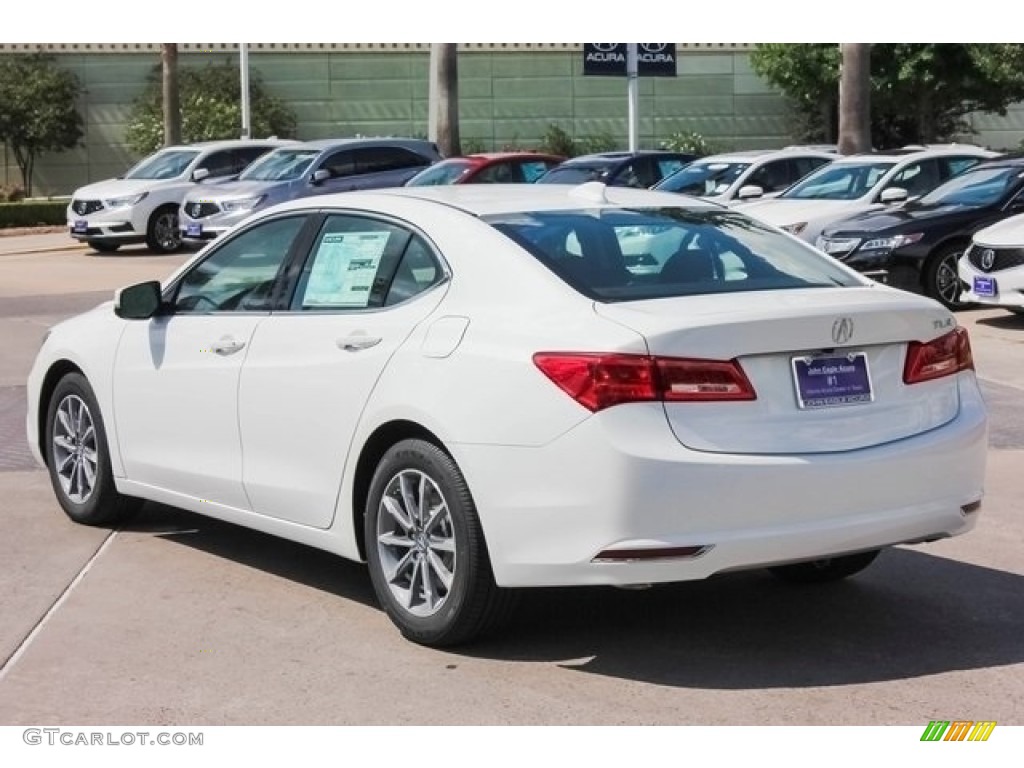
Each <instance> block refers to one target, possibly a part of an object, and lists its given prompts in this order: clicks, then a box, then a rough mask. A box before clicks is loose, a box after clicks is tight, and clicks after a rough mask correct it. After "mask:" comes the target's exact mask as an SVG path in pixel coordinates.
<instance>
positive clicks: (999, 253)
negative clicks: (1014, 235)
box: [967, 245, 1024, 272]
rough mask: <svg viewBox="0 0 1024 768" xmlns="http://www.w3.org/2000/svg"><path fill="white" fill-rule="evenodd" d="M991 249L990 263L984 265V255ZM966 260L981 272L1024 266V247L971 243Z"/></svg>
mask: <svg viewBox="0 0 1024 768" xmlns="http://www.w3.org/2000/svg"><path fill="white" fill-rule="evenodd" d="M988 251H992V265H991V266H989V267H986V266H984V262H985V261H986V259H985V255H986V253H987V252H988ZM967 260H968V261H970V262H971V264H973V265H974V266H976V267H977V268H978V269H980V270H981V271H982V272H999V271H1000V270H1002V269H1012V268H1013V267H1022V266H1024V248H986V247H985V246H983V245H972V246H971V250H970V251H969V252H968V254H967Z"/></svg>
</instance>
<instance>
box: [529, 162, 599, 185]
mask: <svg viewBox="0 0 1024 768" xmlns="http://www.w3.org/2000/svg"><path fill="white" fill-rule="evenodd" d="M606 173H608V166H607V165H560V166H558V167H557V168H553V169H551V170H550V171H548V172H547V173H545V174H544V175H543V176H541V177H540V178H539V179H537V182H536V183H537V184H582V183H583V182H585V181H600V180H601V179H603V178H604V176H605V174H606Z"/></svg>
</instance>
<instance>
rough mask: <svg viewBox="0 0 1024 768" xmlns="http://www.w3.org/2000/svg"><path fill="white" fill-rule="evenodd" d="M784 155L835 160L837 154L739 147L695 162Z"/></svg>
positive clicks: (740, 161)
mask: <svg viewBox="0 0 1024 768" xmlns="http://www.w3.org/2000/svg"><path fill="white" fill-rule="evenodd" d="M784 157H820V158H825V159H827V160H835V159H836V158H837V157H838V155H836V154H835V153H834V152H826V151H825V150H821V149H808V148H805V147H786V148H785V149H740V150H736V151H735V152H722V153H721V154H718V155H706V156H705V157H701V158H698V159H697V160H695V161H694V162H697V163H709V162H710V163H746V162H750V161H752V160H775V159H777V158H784Z"/></svg>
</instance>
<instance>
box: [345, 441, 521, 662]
mask: <svg viewBox="0 0 1024 768" xmlns="http://www.w3.org/2000/svg"><path fill="white" fill-rule="evenodd" d="M364 535H365V542H366V556H367V561H368V564H369V568H370V578H371V580H372V582H373V588H374V591H375V592H376V594H377V599H378V600H379V601H380V604H381V606H382V607H383V608H384V610H385V612H386V613H387V614H388V617H389V618H390V619H391V621H393V622H394V623H395V625H396V626H397V627H398V628H399V630H400V631H401V632H402V634H403V635H404V636H405V637H406V638H408V639H409V640H412V641H413V642H416V643H421V644H423V645H430V646H438V647H440V646H451V645H456V644H459V643H465V642H468V641H470V640H472V639H474V638H476V637H479V636H480V635H481V634H482V633H484V632H486V631H487V630H488V629H490V628H491V627H493V625H494V624H495V623H496V621H497V620H498V619H499V618H500V616H501V615H502V614H503V613H504V610H505V608H506V606H507V604H508V600H509V595H508V592H507V591H506V590H502V589H499V588H498V587H497V586H496V585H495V583H494V576H493V574H492V572H491V564H490V560H489V558H488V554H487V546H486V543H485V541H484V535H483V531H482V529H481V527H480V521H479V518H478V517H477V513H476V507H475V505H474V504H473V498H472V496H471V495H470V492H469V488H468V486H467V485H466V481H465V479H464V478H463V477H462V473H461V472H459V468H458V467H457V466H456V464H455V462H454V461H453V460H452V458H451V457H450V456H448V454H446V453H445V452H444V451H442V450H441V449H440V448H438V447H437V446H436V445H433V444H432V443H428V442H426V441H424V440H403V441H402V442H400V443H397V444H396V445H394V446H392V447H391V448H390V449H389V450H388V452H387V453H385V454H384V456H383V458H382V459H381V461H380V464H378V466H377V470H376V472H375V473H374V476H373V481H372V482H371V484H370V493H369V497H368V500H367V508H366V519H365V528H364Z"/></svg>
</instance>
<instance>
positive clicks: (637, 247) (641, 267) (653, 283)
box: [484, 208, 860, 302]
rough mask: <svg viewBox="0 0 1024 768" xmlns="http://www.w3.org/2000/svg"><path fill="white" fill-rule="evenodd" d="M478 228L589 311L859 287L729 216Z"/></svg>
mask: <svg viewBox="0 0 1024 768" xmlns="http://www.w3.org/2000/svg"><path fill="white" fill-rule="evenodd" d="M484 220H485V221H487V222H488V223H489V224H491V225H492V226H493V227H495V228H496V229H497V230H498V231H500V232H502V233H503V234H505V235H506V236H507V237H509V238H511V239H512V240H513V241H515V242H516V243H518V244H519V245H520V246H522V247H523V248H524V249H525V250H527V251H528V252H529V253H531V254H532V255H533V256H534V257H535V258H537V259H538V260H539V261H540V262H542V263H543V264H544V265H545V266H546V267H548V269H550V270H551V271H552V272H554V273H555V274H556V275H558V277H560V278H561V279H562V280H564V281H565V282H566V283H568V284H569V285H571V286H572V287H573V288H574V289H576V290H577V291H579V292H580V293H582V294H584V295H585V296H588V297H590V298H593V299H596V300H598V301H607V302H614V301H639V300H644V299H657V298H666V297H670V296H692V295H698V294H708V293H736V292H743V291H758V290H780V289H791V288H813V287H826V286H828V287H833V286H837V285H842V286H847V285H859V284H860V283H859V282H858V281H857V278H855V277H854V276H852V275H849V274H848V273H847V272H845V271H841V270H840V268H839V267H838V266H837V265H836V264H835V263H834V262H832V261H831V260H830V259H829V258H828V257H826V256H825V255H824V254H822V253H819V252H818V251H816V250H814V249H813V248H811V247H810V246H807V245H804V244H803V243H800V242H797V241H795V240H793V239H792V238H790V237H787V236H785V235H783V234H780V233H778V232H776V231H775V230H773V229H770V228H769V227H767V226H765V225H763V224H760V223H758V222H756V221H754V220H752V219H749V218H747V217H746V216H743V215H741V214H737V213H734V212H732V211H724V210H709V211H693V210H687V209H685V208H645V209H605V210H600V211H584V210H566V211H542V212H535V213H512V214H501V215H494V216H486V217H484Z"/></svg>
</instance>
